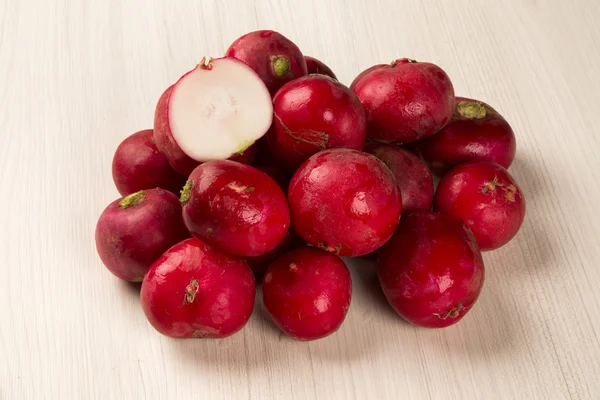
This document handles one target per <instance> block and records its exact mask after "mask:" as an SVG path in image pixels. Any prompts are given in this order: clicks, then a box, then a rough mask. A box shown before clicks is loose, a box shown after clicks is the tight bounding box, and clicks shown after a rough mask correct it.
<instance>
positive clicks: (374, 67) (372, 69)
mask: <svg viewBox="0 0 600 400" xmlns="http://www.w3.org/2000/svg"><path fill="white" fill-rule="evenodd" d="M386 66H387V64H375V65H373V66H372V67H369V68H367V69H365V70H364V71H363V72H361V73H360V74H358V76H357V77H356V78H354V80H353V81H352V83H351V84H350V90H352V91H353V92H354V89H355V88H356V85H357V84H358V82H359V81H360V80H361V79H362V78H363V77H364V76H365V75H367V74H368V73H369V72H371V71H374V70H376V69H378V68H381V67H386Z"/></svg>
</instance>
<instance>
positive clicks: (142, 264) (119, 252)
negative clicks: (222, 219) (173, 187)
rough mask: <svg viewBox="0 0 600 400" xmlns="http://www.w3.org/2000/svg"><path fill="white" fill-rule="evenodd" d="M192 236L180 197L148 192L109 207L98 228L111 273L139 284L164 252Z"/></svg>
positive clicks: (103, 257) (100, 246) (98, 240)
mask: <svg viewBox="0 0 600 400" xmlns="http://www.w3.org/2000/svg"><path fill="white" fill-rule="evenodd" d="M189 236H190V235H189V233H188V231H187V229H186V228H185V225H184V224H183V219H182V218H181V205H180V204H179V201H178V199H177V196H175V195H174V194H173V193H171V192H168V191H166V190H163V189H160V188H158V189H148V190H142V191H139V192H136V193H133V194H130V195H128V196H126V197H123V198H121V199H118V200H115V201H113V202H112V203H111V204H110V205H109V206H108V207H106V209H105V210H104V211H103V212H102V215H100V219H99V220H98V223H97V225H96V249H97V250H98V255H100V259H101V260H102V262H103V263H104V265H105V266H106V268H108V270H109V271H110V272H112V273H113V274H114V275H116V276H117V277H118V278H120V279H123V280H126V281H131V282H140V281H141V280H142V279H143V277H144V274H145V273H146V271H148V268H150V265H151V264H152V263H153V262H154V261H155V260H156V259H157V258H158V257H160V255H161V254H162V253H164V252H165V251H166V250H167V249H168V248H169V247H171V246H173V245H174V244H175V243H177V242H179V241H180V240H183V239H185V238H187V237H189Z"/></svg>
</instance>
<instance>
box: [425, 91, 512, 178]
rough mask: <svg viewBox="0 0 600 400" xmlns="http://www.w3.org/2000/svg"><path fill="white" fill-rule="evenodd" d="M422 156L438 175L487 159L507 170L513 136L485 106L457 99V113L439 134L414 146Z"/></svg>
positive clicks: (500, 118) (462, 98)
mask: <svg viewBox="0 0 600 400" xmlns="http://www.w3.org/2000/svg"><path fill="white" fill-rule="evenodd" d="M415 145H416V147H417V150H418V152H419V154H420V155H421V157H423V159H424V160H425V161H426V162H427V163H428V164H429V167H430V168H431V169H432V171H433V172H434V173H436V174H438V175H441V174H443V173H444V172H445V171H447V170H448V169H450V168H451V167H453V166H454V165H457V164H460V163H461V162H464V161H471V160H486V161H492V162H496V163H498V164H500V165H502V166H503V167H504V168H508V167H509V166H510V164H511V163H512V161H513V159H514V158H515V152H516V150H517V144H516V140H515V134H514V133H513V130H512V128H511V127H510V125H509V124H508V122H506V120H505V119H504V118H503V117H502V115H500V114H499V113H498V112H497V111H496V110H494V109H493V108H492V107H490V106H489V105H488V104H486V103H484V102H482V101H478V100H473V99H467V98H464V97H457V98H456V111H455V112H454V116H453V118H452V120H451V121H450V123H449V124H448V125H446V126H445V127H444V128H443V129H442V130H441V131H439V132H438V133H436V134H435V135H433V136H431V137H428V138H426V139H423V140H420V141H418V142H416V143H415Z"/></svg>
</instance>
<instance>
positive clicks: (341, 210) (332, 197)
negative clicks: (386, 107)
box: [288, 149, 402, 256]
mask: <svg viewBox="0 0 600 400" xmlns="http://www.w3.org/2000/svg"><path fill="white" fill-rule="evenodd" d="M288 199H289V202H290V209H291V212H292V226H293V227H294V230H295V231H296V233H298V235H300V237H302V239H304V240H305V241H307V242H308V243H310V244H312V245H313V246H316V247H318V248H321V249H323V250H327V251H329V252H332V253H335V254H339V255H341V256H361V255H365V254H368V253H371V252H372V251H375V250H377V249H378V248H379V247H381V246H382V245H383V244H384V243H385V242H386V241H387V240H388V239H389V238H390V237H391V236H392V234H393V233H394V229H396V226H397V225H398V220H399V219H400V212H401V210H402V203H401V201H402V200H401V197H400V192H399V191H398V185H397V184H396V179H395V178H394V175H393V174H392V172H391V171H390V169H389V168H388V167H386V166H385V164H384V163H383V162H382V161H381V160H379V159H378V158H377V157H375V156H372V155H370V154H367V153H363V152H361V151H356V150H349V149H329V150H324V151H322V152H320V153H317V154H315V155H313V156H312V157H310V158H309V159H308V160H307V161H306V162H305V163H304V164H302V166H300V168H299V169H298V170H297V171H296V173H295V174H294V176H293V177H292V181H291V182H290V187H289V189H288Z"/></svg>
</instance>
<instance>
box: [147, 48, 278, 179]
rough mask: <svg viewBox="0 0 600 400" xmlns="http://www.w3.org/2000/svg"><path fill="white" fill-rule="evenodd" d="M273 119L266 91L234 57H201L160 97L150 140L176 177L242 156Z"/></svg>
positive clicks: (254, 76) (255, 76)
mask: <svg viewBox="0 0 600 400" xmlns="http://www.w3.org/2000/svg"><path fill="white" fill-rule="evenodd" d="M272 120H273V104H272V102H271V96H270V94H269V90H268V89H267V87H266V86H265V84H264V83H263V81H262V80H261V79H260V77H259V76H258V75H257V74H256V73H255V72H254V71H253V70H252V69H251V68H250V67H248V66H247V65H246V64H244V63H243V62H241V61H239V60H236V59H234V58H219V59H212V58H211V59H209V60H208V61H206V60H205V59H203V60H202V61H201V62H200V64H199V65H198V66H197V67H196V68H194V69H193V70H192V71H190V72H188V73H187V74H185V75H184V76H182V77H181V78H180V79H179V81H177V83H175V84H174V85H173V86H171V87H169V88H168V89H167V90H166V91H165V92H164V93H163V95H162V96H161V98H160V100H159V101H158V104H157V106H156V113H155V116H154V140H155V142H156V145H157V147H158V148H159V149H160V150H161V151H162V152H163V153H164V154H165V155H166V157H167V159H168V160H169V163H170V164H171V165H172V166H173V168H174V169H175V170H176V171H178V172H179V173H182V174H185V175H189V173H190V172H191V171H192V170H193V169H194V168H195V167H196V166H197V165H198V164H200V163H202V162H205V161H211V160H224V159H227V158H229V157H231V156H234V155H236V154H239V153H242V152H244V151H245V150H246V149H247V148H248V147H250V146H251V145H252V144H253V143H254V142H255V141H256V140H258V139H259V138H260V137H262V136H263V135H264V134H265V133H266V132H267V130H268V129H269V127H270V126H271V122H272Z"/></svg>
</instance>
